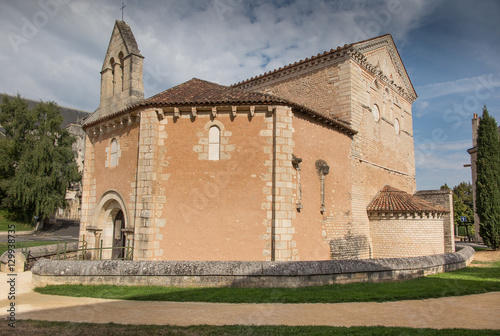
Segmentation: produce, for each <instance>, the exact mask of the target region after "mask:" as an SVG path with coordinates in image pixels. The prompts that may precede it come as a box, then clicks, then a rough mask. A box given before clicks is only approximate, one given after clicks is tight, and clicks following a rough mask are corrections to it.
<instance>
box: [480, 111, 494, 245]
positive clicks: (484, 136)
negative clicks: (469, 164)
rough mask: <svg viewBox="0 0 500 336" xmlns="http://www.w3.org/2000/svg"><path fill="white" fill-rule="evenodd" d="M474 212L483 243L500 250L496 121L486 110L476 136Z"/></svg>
mask: <svg viewBox="0 0 500 336" xmlns="http://www.w3.org/2000/svg"><path fill="white" fill-rule="evenodd" d="M476 167H477V182H476V208H477V214H478V215H479V219H480V226H479V234H480V235H481V237H482V238H483V241H484V243H485V244H486V245H487V246H489V247H491V248H493V249H495V250H497V249H498V248H499V247H500V141H499V136H498V130H497V123H496V122H495V119H494V118H493V117H491V116H490V115H489V113H488V109H487V108H486V106H485V107H484V108H483V116H482V118H481V122H480V123H479V128H478V134H477V161H476Z"/></svg>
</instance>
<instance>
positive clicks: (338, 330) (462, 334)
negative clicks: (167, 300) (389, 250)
mask: <svg viewBox="0 0 500 336" xmlns="http://www.w3.org/2000/svg"><path fill="white" fill-rule="evenodd" d="M5 328H7V327H6V326H5V327H3V329H5ZM0 334H2V333H1V332H0ZM12 334H14V333H12ZM15 334H16V335H40V336H42V335H47V336H49V335H50V336H52V335H60V336H75V335H86V336H87V335H134V336H135V335H137V336H154V335H179V336H182V335H186V336H187V335H189V336H193V335H201V336H204V335H214V336H215V335H231V336H233V335H278V336H279V335H283V336H285V335H286V336H294V335H367V336H368V335H388V336H391V335H394V336H396V335H398V336H399V335H408V336H409V335H425V336H434V335H449V336H476V335H500V330H466V329H441V330H437V329H412V328H386V327H351V328H344V327H322V326H319V327H316V326H304V327H290V326H242V325H234V326H207V325H201V326H189V327H177V326H168V325H167V326H152V325H123V324H113V323H108V324H96V323H70V322H44V321H18V322H16V329H15Z"/></svg>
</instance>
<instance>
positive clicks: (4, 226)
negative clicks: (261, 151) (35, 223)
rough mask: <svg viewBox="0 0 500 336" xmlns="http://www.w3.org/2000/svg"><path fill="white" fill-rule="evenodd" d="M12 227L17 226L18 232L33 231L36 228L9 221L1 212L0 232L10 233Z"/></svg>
mask: <svg viewBox="0 0 500 336" xmlns="http://www.w3.org/2000/svg"><path fill="white" fill-rule="evenodd" d="M12 225H15V230H16V231H32V230H34V228H33V227H32V226H30V225H29V224H26V223H20V222H16V221H13V220H10V219H7V218H6V216H5V212H3V211H0V231H8V230H11V229H12Z"/></svg>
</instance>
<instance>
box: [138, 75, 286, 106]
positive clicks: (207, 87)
mask: <svg viewBox="0 0 500 336" xmlns="http://www.w3.org/2000/svg"><path fill="white" fill-rule="evenodd" d="M284 103H285V104H286V103H287V101H286V100H284V99H281V98H278V97H274V96H271V95H267V94H263V93H258V92H248V91H244V90H241V89H235V88H231V87H229V86H224V85H220V84H216V83H212V82H208V81H205V80H201V79H198V78H193V79H191V80H189V81H187V82H185V83H182V84H180V85H177V86H174V87H173V88H170V89H168V90H166V91H163V92H161V93H159V94H157V95H155V96H152V97H150V98H148V99H146V100H145V101H144V102H143V104H146V105H147V104H163V105H176V106H177V105H192V104H201V105H213V104H217V105H218V104H284Z"/></svg>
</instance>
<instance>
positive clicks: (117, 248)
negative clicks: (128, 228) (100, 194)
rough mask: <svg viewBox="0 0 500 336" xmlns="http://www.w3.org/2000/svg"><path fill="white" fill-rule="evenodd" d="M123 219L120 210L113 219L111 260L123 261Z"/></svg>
mask: <svg viewBox="0 0 500 336" xmlns="http://www.w3.org/2000/svg"><path fill="white" fill-rule="evenodd" d="M123 229H125V217H124V216H123V211H122V210H121V209H120V210H119V211H118V213H117V214H116V215H115V218H114V219H113V253H112V255H111V259H123V257H124V256H125V251H124V250H125V233H124V232H123Z"/></svg>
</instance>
